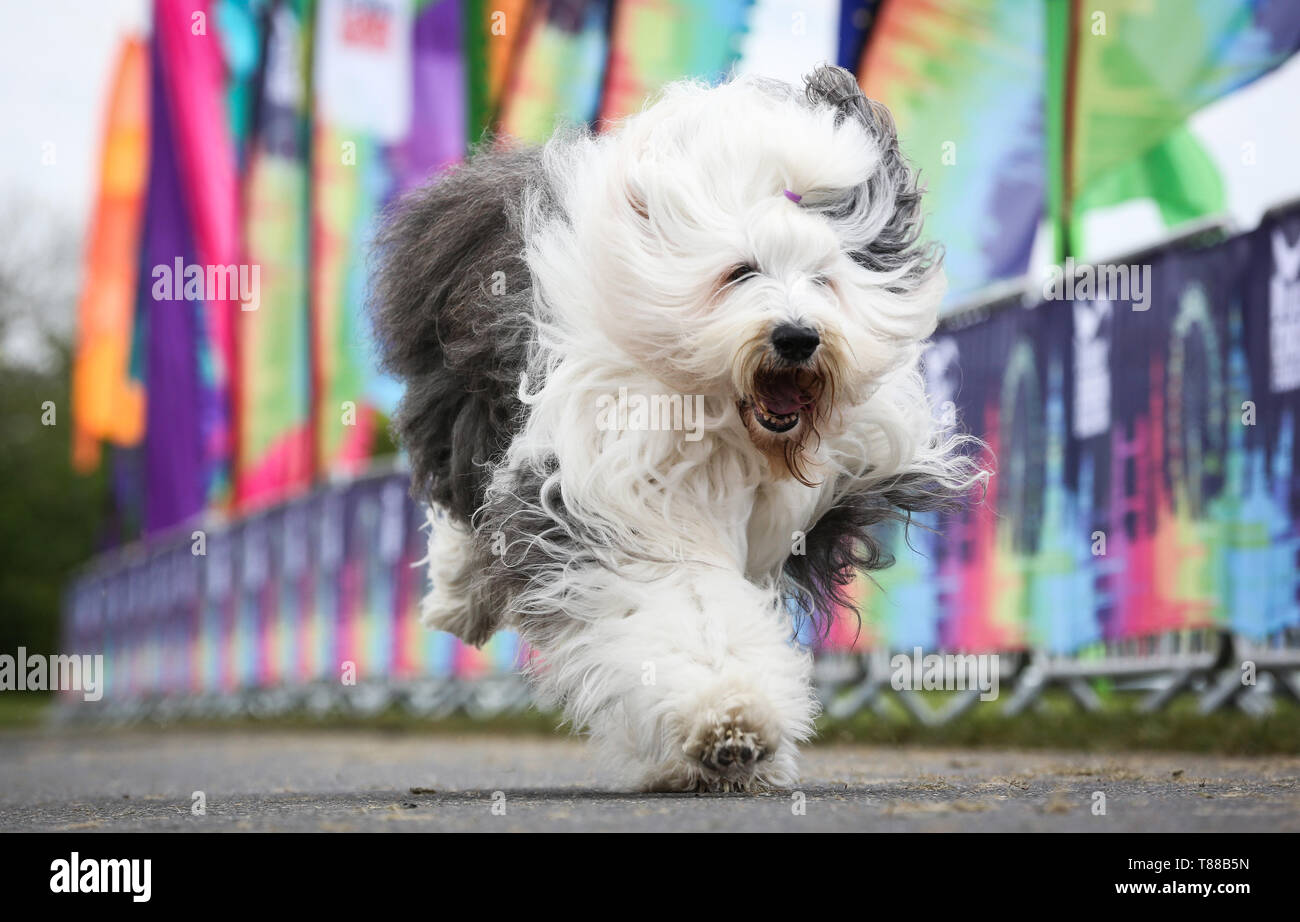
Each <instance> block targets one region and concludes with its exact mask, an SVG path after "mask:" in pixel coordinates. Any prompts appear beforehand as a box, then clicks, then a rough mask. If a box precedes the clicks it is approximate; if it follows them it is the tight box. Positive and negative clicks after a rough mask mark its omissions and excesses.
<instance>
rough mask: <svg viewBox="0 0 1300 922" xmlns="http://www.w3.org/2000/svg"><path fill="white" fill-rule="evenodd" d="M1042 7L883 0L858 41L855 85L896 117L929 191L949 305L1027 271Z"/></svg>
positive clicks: (1040, 170)
mask: <svg viewBox="0 0 1300 922" xmlns="http://www.w3.org/2000/svg"><path fill="white" fill-rule="evenodd" d="M1045 9H1046V7H1045V5H1044V4H1041V3H1023V2H1021V0H992V2H990V0H943V2H933V3H908V2H903V0H884V2H883V3H881V4H880V6H879V9H878V10H877V11H876V15H875V20H874V25H872V27H871V29H870V32H869V33H868V36H867V38H866V45H865V48H864V50H863V53H862V59H861V62H860V63H859V64H858V68H857V75H858V82H859V83H860V84H861V85H862V89H863V92H865V93H866V94H867V96H869V97H871V98H873V99H878V100H880V101H881V102H883V103H885V105H887V106H888V107H889V108H890V110H891V111H892V112H893V115H894V119H895V122H896V123H897V125H898V134H899V142H900V145H901V147H902V150H903V153H904V154H906V155H907V157H908V158H909V159H910V160H911V161H912V163H913V165H914V166H915V167H916V168H917V169H918V170H919V171H920V174H921V180H922V182H923V183H924V184H925V186H926V188H927V190H928V192H927V195H926V199H925V209H926V226H925V231H926V234H927V236H929V237H930V238H932V239H934V240H941V241H943V244H944V249H945V254H946V257H945V261H944V268H945V271H946V272H947V275H948V286H949V287H948V290H949V295H950V298H949V300H950V302H955V301H957V300H959V299H960V298H961V296H962V295H968V294H970V293H971V292H972V291H973V290H975V289H976V288H978V287H979V286H981V285H984V284H987V283H988V282H989V281H991V280H995V279H1001V278H1008V277H1014V276H1018V275H1021V274H1022V273H1024V272H1025V271H1026V269H1027V268H1028V266H1029V257H1030V251H1031V250H1032V248H1033V242H1034V235H1035V233H1036V232H1037V229H1038V224H1039V222H1040V221H1041V220H1042V219H1043V210H1044V195H1045V192H1044V185H1045V182H1046V173H1045V169H1046V166H1045V164H1046V157H1047V151H1046V147H1045V142H1044V135H1043V106H1044V93H1045V91H1046V86H1045V81H1046V76H1047V74H1046V70H1045V67H1044V55H1045V44H1044V42H1045V30H1046V16H1045ZM860 15H863V16H865V15H867V14H866V13H865V12H864V13H861V14H860Z"/></svg>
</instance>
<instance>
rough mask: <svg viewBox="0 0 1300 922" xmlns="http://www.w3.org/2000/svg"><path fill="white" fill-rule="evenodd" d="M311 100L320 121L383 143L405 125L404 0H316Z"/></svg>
mask: <svg viewBox="0 0 1300 922" xmlns="http://www.w3.org/2000/svg"><path fill="white" fill-rule="evenodd" d="M316 28H317V30H318V34H317V37H316V62H315V68H316V73H315V79H316V102H317V105H318V106H319V107H320V111H321V113H322V114H323V115H324V117H325V120H326V122H328V123H329V124H331V125H333V126H336V127H338V128H343V129H348V130H351V131H358V132H362V133H365V134H369V135H374V136H375V137H376V138H377V139H378V140H380V141H383V142H385V143H393V142H396V141H400V140H401V139H402V138H404V137H406V135H407V133H408V131H409V129H410V125H411V66H412V65H411V44H412V31H411V29H412V26H411V3H410V0H321V4H320V15H319V17H318V18H317V20H316Z"/></svg>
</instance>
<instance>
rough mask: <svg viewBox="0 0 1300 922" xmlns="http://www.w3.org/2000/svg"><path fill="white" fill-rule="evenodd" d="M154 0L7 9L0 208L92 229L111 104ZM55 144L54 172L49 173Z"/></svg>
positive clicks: (1, 72)
mask: <svg viewBox="0 0 1300 922" xmlns="http://www.w3.org/2000/svg"><path fill="white" fill-rule="evenodd" d="M147 6H148V4H147V0H0V125H4V134H5V143H4V144H3V145H2V146H0V201H6V202H7V201H11V200H13V199H15V198H17V199H18V200H19V201H20V202H22V203H24V204H34V205H37V206H40V207H45V208H48V209H50V211H51V215H52V216H55V217H65V218H67V219H70V220H73V221H76V222H78V226H80V222H81V221H83V220H84V217H85V213H86V211H87V210H88V208H89V206H90V201H91V198H92V197H93V194H94V185H95V172H96V168H97V162H98V159H99V145H100V134H101V132H102V130H103V129H102V115H103V112H102V110H103V106H104V97H105V94H106V93H107V92H108V81H109V79H110V76H111V73H112V68H113V62H114V59H115V56H116V53H117V48H118V45H119V44H120V42H121V40H122V38H123V36H125V35H127V34H129V33H130V32H132V31H134V32H135V33H137V34H143V33H144V30H145V29H146V28H147V25H148V17H147V14H146V12H147ZM47 144H53V145H54V146H53V151H54V161H55V162H54V163H53V164H52V165H49V166H45V165H42V162H41V161H42V152H43V151H44V150H46V145H47Z"/></svg>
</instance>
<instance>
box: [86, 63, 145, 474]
mask: <svg viewBox="0 0 1300 922" xmlns="http://www.w3.org/2000/svg"><path fill="white" fill-rule="evenodd" d="M148 58H149V53H148V49H147V48H146V47H145V44H144V43H143V42H141V41H138V40H130V41H127V42H125V43H124V44H123V46H122V49H121V51H120V52H119V54H118V60H117V65H116V67H115V68H114V72H113V82H112V88H111V89H110V91H109V96H108V114H107V120H106V127H105V130H104V146H103V151H102V152H101V155H100V163H99V194H98V198H97V199H96V201H95V206H94V212H93V215H92V217H91V221H90V234H89V238H88V239H89V242H88V244H87V246H86V263H85V277H86V282H85V285H84V287H83V288H82V291H81V299H80V301H79V302H78V304H77V346H76V355H75V358H74V360H73V368H72V409H73V426H74V437H73V463H74V465H75V466H76V468H77V469H78V470H81V471H88V470H92V469H93V468H94V467H95V466H96V465H98V463H99V446H100V443H101V442H104V441H108V442H112V443H114V444H117V445H137V444H139V442H140V439H141V438H142V437H143V435H144V387H143V382H141V381H139V380H137V379H133V378H132V377H131V375H130V359H131V340H132V335H133V334H132V328H133V325H134V314H135V303H136V291H137V287H136V286H137V275H138V272H139V248H140V232H141V225H142V221H143V212H144V195H145V184H146V176H147V172H148V162H149V161H148V145H149V98H150V91H149V71H148V66H149V65H148Z"/></svg>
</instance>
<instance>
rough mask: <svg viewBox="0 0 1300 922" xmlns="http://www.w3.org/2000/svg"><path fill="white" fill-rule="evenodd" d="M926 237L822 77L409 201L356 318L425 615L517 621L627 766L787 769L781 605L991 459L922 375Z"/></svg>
mask: <svg viewBox="0 0 1300 922" xmlns="http://www.w3.org/2000/svg"><path fill="white" fill-rule="evenodd" d="M920 232H921V193H920V190H919V189H918V187H917V184H916V177H915V176H914V175H913V173H912V171H911V169H910V168H909V166H908V164H907V163H906V162H905V161H904V159H903V158H902V156H901V155H900V154H899V150H898V144H897V138H896V136H895V131H894V126H893V121H892V119H891V117H890V115H889V113H888V112H887V111H886V110H885V108H884V107H883V106H881V105H879V104H878V103H875V102H873V101H871V100H869V99H866V98H865V97H864V96H863V95H862V92H861V91H860V90H859V88H858V86H857V83H856V81H855V80H854V78H853V76H852V74H850V73H848V72H847V71H845V70H842V69H840V68H836V67H822V68H819V69H818V70H816V71H815V72H814V73H813V74H811V75H810V76H809V77H808V78H807V79H806V81H805V85H804V86H802V87H794V86H790V85H788V84H785V83H779V82H775V81H769V80H760V79H750V78H740V79H736V80H733V81H731V82H729V83H726V84H723V85H721V86H717V87H712V88H709V87H705V86H702V85H699V84H696V83H690V82H686V83H679V84H675V85H673V86H670V87H668V88H667V89H666V90H665V91H664V92H663V93H662V94H661V96H660V98H659V99H658V101H657V102H656V103H654V104H653V105H652V106H650V107H649V108H647V109H646V110H645V111H644V112H641V113H640V114H638V115H635V116H632V117H630V118H628V119H626V120H624V121H623V122H621V123H619V124H617V125H616V126H613V128H612V130H610V131H608V132H606V133H602V134H599V135H593V134H591V133H589V132H587V131H583V130H577V129H574V130H569V131H561V132H560V133H558V134H557V135H556V136H555V137H554V138H553V139H552V140H551V141H550V142H549V143H547V144H546V145H545V146H544V147H541V148H522V149H521V148H517V147H515V148H512V147H509V146H507V145H504V144H489V145H485V146H484V148H483V149H481V150H479V151H478V152H477V153H475V154H474V155H473V156H471V157H470V158H469V159H468V161H467V162H465V163H464V164H463V165H462V166H460V167H458V168H456V169H453V170H451V171H450V172H448V173H446V174H445V175H442V176H439V177H437V178H435V179H434V180H433V181H432V182H430V183H429V184H428V185H427V186H425V187H424V188H422V189H419V190H417V191H415V192H413V193H412V194H410V195H408V196H407V197H406V198H405V199H403V200H402V201H401V202H399V203H398V205H397V206H396V207H395V208H394V210H393V211H392V212H391V213H390V214H389V215H388V216H387V218H386V221H385V224H384V226H383V228H382V230H381V232H380V234H379V239H378V240H377V249H376V255H377V262H378V264H377V266H376V275H375V285H374V290H373V293H372V301H373V304H372V311H373V315H374V323H375V328H376V333H377V338H378V341H379V344H380V351H381V353H382V357H383V360H384V363H385V366H386V368H387V369H388V370H389V371H391V372H392V373H394V374H395V375H397V376H398V377H400V378H401V379H402V380H403V381H404V382H405V385H406V392H405V397H404V399H403V401H402V404H401V407H400V409H399V411H398V413H397V416H396V418H395V421H394V428H395V431H396V434H397V436H398V437H399V439H400V441H401V443H402V444H403V445H404V447H405V448H406V450H407V451H408V452H409V454H410V460H411V465H412V479H413V492H414V494H415V495H416V496H417V497H418V498H419V499H421V500H422V501H425V502H427V503H429V505H430V512H429V519H430V525H431V532H430V542H429V558H428V564H429V573H430V577H431V581H432V588H431V590H430V592H429V595H428V596H427V598H425V599H424V601H423V605H422V613H423V616H422V620H423V621H424V623H425V624H427V625H428V626H430V627H433V628H437V629H440V630H445V631H450V632H451V633H453V634H455V635H456V636H458V637H460V638H461V639H463V640H464V641H466V642H467V643H470V644H482V643H483V642H485V641H486V640H487V639H488V638H490V637H491V636H492V635H493V633H494V632H496V631H498V630H501V629H503V628H513V629H516V630H518V631H519V633H520V635H521V636H522V638H523V639H524V640H525V641H526V642H527V643H528V645H529V646H530V647H531V650H532V657H531V660H530V662H529V667H528V668H529V672H530V674H531V676H532V680H533V682H534V683H535V686H536V688H537V691H538V693H539V696H540V698H541V700H542V701H543V703H546V704H548V705H551V706H555V707H558V708H562V709H563V712H564V714H565V716H566V718H567V720H568V721H569V722H571V723H572V724H573V725H574V726H575V727H578V728H586V729H588V730H589V731H590V732H591V735H592V736H593V738H594V739H595V740H596V741H597V743H598V744H599V745H600V746H601V747H602V748H603V749H604V750H605V751H606V752H607V753H608V754H609V755H610V756H612V757H613V761H614V762H615V763H616V764H617V765H618V766H619V767H620V768H621V769H623V770H624V772H625V774H628V775H629V776H630V777H629V778H628V780H629V781H630V782H631V783H635V784H638V785H640V786H642V787H644V788H647V789H651V790H671V791H680V790H737V789H738V790H748V789H755V788H761V787H767V786H781V785H788V784H790V783H792V782H793V781H794V780H795V778H796V768H795V757H796V745H797V744H798V743H799V742H800V741H803V740H805V739H807V738H808V736H809V734H810V732H811V730H812V721H813V718H814V717H815V715H816V713H817V703H816V698H815V696H814V694H813V691H812V687H811V682H810V672H811V658H810V655H809V654H808V652H807V651H806V650H804V649H803V648H801V647H800V646H799V645H798V644H796V643H795V642H794V639H793V634H794V630H793V628H794V622H795V620H796V617H797V616H798V615H799V614H802V615H806V616H813V617H817V616H819V615H820V616H825V615H826V613H829V612H833V611H835V610H836V609H839V608H843V607H846V606H851V600H850V599H849V598H848V593H847V591H846V590H847V588H848V586H849V584H850V582H851V580H852V578H853V574H854V571H856V570H861V569H870V568H879V567H881V566H887V565H888V564H889V563H890V562H891V561H890V559H889V555H888V553H887V552H886V551H885V550H884V548H883V547H882V546H881V545H880V544H879V543H877V541H876V540H875V539H873V537H872V535H871V534H870V533H869V531H868V529H869V527H870V526H872V525H873V524H875V523H877V522H880V521H882V520H887V519H899V520H905V519H907V517H908V516H910V514H912V513H914V512H919V511H924V510H932V509H937V508H946V507H948V506H949V505H950V504H951V503H952V502H953V501H954V500H955V499H956V498H958V497H960V496H961V495H962V494H964V493H965V492H967V491H968V490H969V489H970V488H971V487H972V486H973V485H974V484H975V483H977V482H978V481H979V480H980V479H981V477H982V474H981V472H980V471H979V470H978V467H977V465H976V464H975V463H974V462H973V461H972V460H971V453H970V452H969V451H966V450H964V446H963V441H964V439H963V437H962V436H960V435H956V434H953V433H951V432H948V431H945V430H944V429H943V428H942V427H941V426H940V425H939V424H938V423H937V422H936V416H935V414H933V413H932V409H931V407H930V404H929V402H928V400H927V397H926V394H925V391H924V389H923V386H922V379H921V374H920V371H919V367H918V365H919V356H920V353H921V349H922V345H923V341H924V340H925V339H926V337H928V336H929V335H930V334H931V332H933V330H934V327H935V322H936V307H937V305H938V303H939V300H940V297H941V296H942V293H943V289H944V281H943V275H942V272H941V270H940V265H939V259H938V256H937V255H936V253H935V251H934V248H933V247H930V246H926V245H924V244H922V243H921V242H920V239H919V238H920ZM792 614H793V615H795V616H796V617H792Z"/></svg>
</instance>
